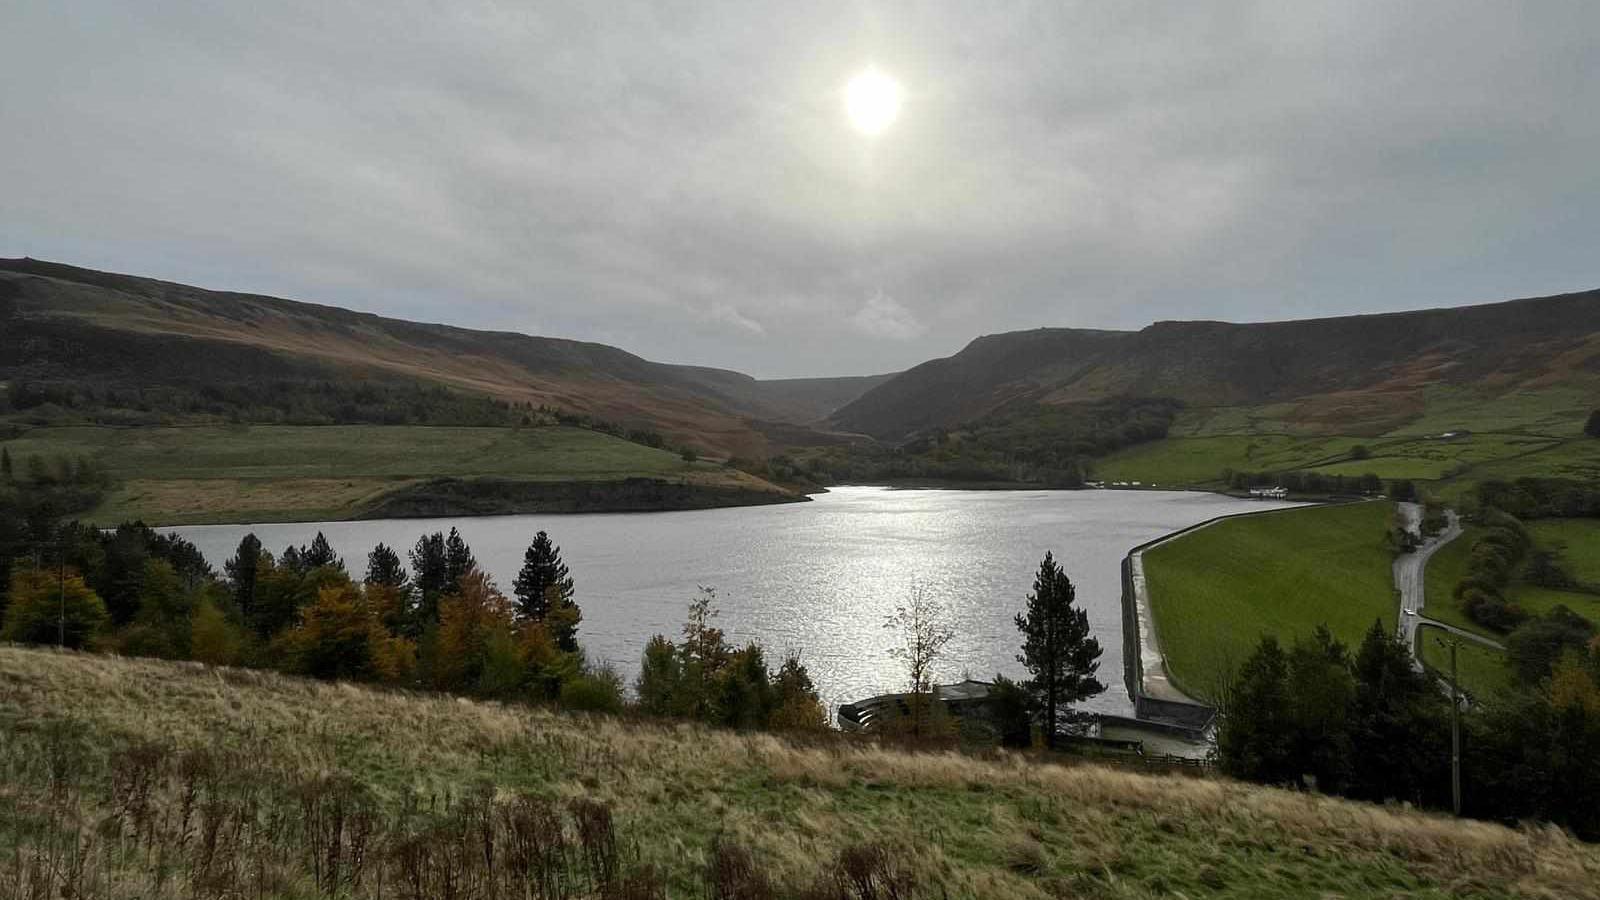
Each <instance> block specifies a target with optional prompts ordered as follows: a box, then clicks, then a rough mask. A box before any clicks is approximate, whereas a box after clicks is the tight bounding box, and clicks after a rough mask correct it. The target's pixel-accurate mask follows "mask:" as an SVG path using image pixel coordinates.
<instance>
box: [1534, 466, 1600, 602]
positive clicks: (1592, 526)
mask: <svg viewBox="0 0 1600 900" xmlns="http://www.w3.org/2000/svg"><path fill="white" fill-rule="evenodd" d="M1597 443H1600V442H1597ZM1527 525H1528V531H1529V533H1531V534H1532V535H1533V539H1534V541H1535V542H1536V543H1538V544H1539V546H1541V547H1555V546H1557V545H1560V546H1562V547H1563V548H1564V552H1563V554H1562V556H1563V557H1564V558H1565V560H1566V564H1567V569H1568V571H1570V572H1571V573H1572V576H1573V577H1574V578H1576V579H1578V580H1579V581H1584V582H1588V583H1590V584H1600V519H1537V520H1535V521H1532V522H1529V523H1527Z"/></svg>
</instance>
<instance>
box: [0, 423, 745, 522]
mask: <svg viewBox="0 0 1600 900" xmlns="http://www.w3.org/2000/svg"><path fill="white" fill-rule="evenodd" d="M5 446H6V447H8V448H9V449H10V452H11V455H12V457H13V458H14V459H18V460H25V459H26V458H27V457H29V456H42V457H54V456H67V457H73V458H76V457H79V456H81V457H84V458H86V459H89V460H91V461H92V462H94V463H95V464H96V465H97V466H99V467H101V468H103V469H104V470H105V471H107V472H108V473H110V475H111V476H112V478H113V479H114V481H115V483H116V487H115V488H114V489H113V490H112V491H111V492H110V493H109V494H108V495H107V497H106V499H105V502H104V503H103V504H102V505H101V507H100V508H99V509H96V510H95V511H94V512H93V513H92V514H91V515H90V518H91V519H92V520H94V521H97V522H105V523H114V522H119V521H123V520H127V519H136V518H137V519H144V520H145V521H147V522H159V523H161V524H190V523H204V522H238V521H256V522H266V521H299V520H317V519H342V518H351V517H355V516H358V515H361V514H362V511H363V510H365V509H368V508H370V507H373V506H377V505H381V504H382V503H383V502H384V501H385V499H386V498H388V497H390V496H391V495H395V494H414V493H415V492H416V491H417V490H418V489H419V488H420V487H421V486H423V485H426V484H428V483H430V482H433V481H437V480H440V479H468V480H470V479H484V478H486V479H494V480H499V481H501V482H505V481H523V482H597V483H607V482H618V481H622V480H624V479H628V478H648V479H657V480H665V481H671V482H674V483H685V484H690V485H695V486H706V487H708V488H716V489H730V490H732V491H734V492H738V491H751V492H757V493H763V492H764V493H771V492H772V491H775V490H776V488H774V487H773V486H772V485H769V484H767V483H766V482H763V481H760V480H759V479H756V478H753V477H751V476H748V475H745V474H744V473H741V472H735V471H732V470H728V469H723V468H722V467H721V466H718V465H714V464H711V463H706V462H685V461H684V460H683V459H682V458H681V457H680V456H679V455H678V454H677V453H674V452H670V451H667V450H661V449H656V448H651V447H646V446H643V445H641V444H635V443H631V442H629V441H625V440H622V439H620V438H616V437H612V436H611V435H608V434H603V433H601V432H597V431H590V430H587V429H582V428H568V427H536V428H457V427H425V426H384V425H329V426H277V425H273V426H244V425H241V426H193V427H172V428H154V427H141V428H107V427H63V428H37V429H33V430H31V431H28V432H27V433H25V434H23V435H22V436H20V437H18V438H15V439H13V440H10V441H7V442H6V444H5ZM452 511H453V510H451V509H447V508H443V507H441V508H436V509H432V510H427V511H426V512H431V513H438V514H444V513H448V512H452ZM506 511H510V510H506Z"/></svg>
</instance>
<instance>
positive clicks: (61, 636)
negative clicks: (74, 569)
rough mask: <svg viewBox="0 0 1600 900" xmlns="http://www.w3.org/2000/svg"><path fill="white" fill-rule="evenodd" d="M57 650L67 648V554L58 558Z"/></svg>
mask: <svg viewBox="0 0 1600 900" xmlns="http://www.w3.org/2000/svg"><path fill="white" fill-rule="evenodd" d="M56 566H57V568H56V649H57V650H65V649H66V647H67V554H66V553H65V552H62V553H61V555H60V556H59V557H57V558H56Z"/></svg>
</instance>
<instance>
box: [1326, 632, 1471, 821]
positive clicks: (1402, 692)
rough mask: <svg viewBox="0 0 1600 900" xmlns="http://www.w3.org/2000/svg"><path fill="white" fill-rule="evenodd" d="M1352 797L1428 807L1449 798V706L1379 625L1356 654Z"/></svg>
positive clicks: (1401, 644)
mask: <svg viewBox="0 0 1600 900" xmlns="http://www.w3.org/2000/svg"><path fill="white" fill-rule="evenodd" d="M1352 671H1353V674H1354V675H1355V680H1356V692H1355V700H1354V702H1353V703H1352V705H1351V713H1350V740H1351V781H1350V791H1349V793H1350V795H1351V796H1354V797H1358V798H1360V799H1365V800H1375V801H1384V800H1389V799H1400V800H1406V801H1410V802H1412V803H1421V802H1423V801H1424V800H1426V799H1429V798H1430V797H1431V798H1440V797H1444V798H1448V790H1449V788H1448V784H1449V763H1448V760H1449V758H1450V757H1449V748H1448V746H1447V745H1448V742H1449V737H1448V735H1449V726H1448V724H1447V719H1448V718H1449V701H1448V700H1447V699H1446V698H1445V696H1444V695H1443V693H1442V692H1440V691H1439V689H1438V687H1437V686H1436V685H1435V684H1434V682H1433V679H1432V678H1431V677H1429V676H1428V675H1425V674H1423V673H1422V672H1419V671H1417V669H1416V668H1415V667H1414V666H1413V665H1412V662H1411V653H1410V650H1409V648H1407V647H1406V645H1405V642H1404V641H1403V640H1401V639H1400V638H1399V636H1398V635H1391V634H1389V633H1388V632H1387V631H1385V630H1384V627H1383V623H1382V622H1380V621H1374V622H1373V623H1372V627H1371V628H1370V629H1368V630H1367V635H1366V637H1365V639H1363V640H1362V642H1361V647H1360V649H1359V650H1357V651H1356V657H1355V662H1354V665H1353V666H1352Z"/></svg>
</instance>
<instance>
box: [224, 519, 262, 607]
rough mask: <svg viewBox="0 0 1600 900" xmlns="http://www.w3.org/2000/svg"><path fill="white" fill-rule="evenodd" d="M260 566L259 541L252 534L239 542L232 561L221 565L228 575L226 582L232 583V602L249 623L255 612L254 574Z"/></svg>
mask: <svg viewBox="0 0 1600 900" xmlns="http://www.w3.org/2000/svg"><path fill="white" fill-rule="evenodd" d="M260 566H261V540H260V538H257V537H256V536H255V535H254V534H247V535H245V536H244V538H243V539H242V540H240V541H239V549H238V551H237V552H236V553H235V554H234V556H233V559H230V560H228V561H227V562H225V563H223V564H222V568H223V569H224V570H225V571H226V572H227V573H228V580H229V581H231V582H233V602H234V603H235V604H237V605H238V607H239V613H240V614H241V615H243V616H244V618H245V621H249V620H250V618H251V614H252V613H253V612H254V610H255V597H256V573H257V571H258V570H259V569H260Z"/></svg>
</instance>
